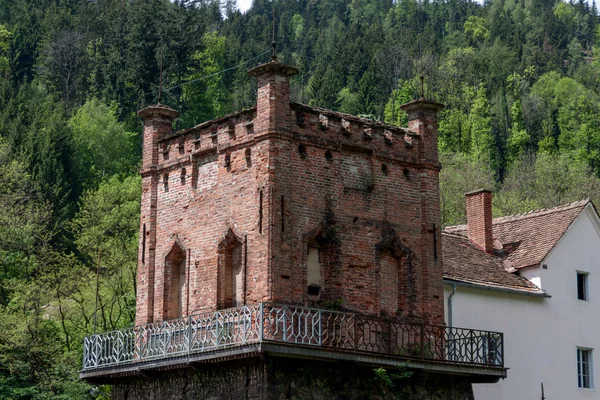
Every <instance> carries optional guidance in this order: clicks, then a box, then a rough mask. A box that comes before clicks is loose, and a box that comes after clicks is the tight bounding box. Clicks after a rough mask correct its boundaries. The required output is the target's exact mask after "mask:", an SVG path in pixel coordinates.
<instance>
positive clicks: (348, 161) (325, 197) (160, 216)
mask: <svg viewBox="0 0 600 400" xmlns="http://www.w3.org/2000/svg"><path fill="white" fill-rule="evenodd" d="M278 74H279V75H278ZM286 74H287V75H289V74H290V71H289V70H286V71H283V72H282V71H278V70H277V69H276V68H275V69H272V68H271V69H269V68H267V69H265V70H259V71H258V72H256V70H255V74H254V75H255V76H257V78H258V82H259V90H258V100H257V103H258V104H257V108H256V109H255V110H254V109H253V110H248V111H244V112H241V113H238V114H234V115H232V116H229V117H226V118H222V119H219V120H215V121H211V122H209V123H205V124H202V125H199V126H197V127H195V128H193V129H189V130H186V131H182V132H177V133H170V126H167V124H165V123H164V122H160V124H159V125H160V126H161V130H157V129H155V128H154V127H155V126H156V124H158V122H156V119H157V117H155V116H150V117H147V119H146V129H145V147H144V169H143V170H144V171H150V172H143V173H144V174H145V175H144V179H143V185H144V191H143V198H142V218H141V221H142V226H143V224H144V223H146V225H147V228H146V229H147V230H146V242H145V243H146V244H145V255H144V262H142V256H141V252H142V251H144V250H143V239H141V242H140V262H139V274H138V279H139V284H138V288H139V289H138V310H137V312H138V315H137V323H138V324H139V323H145V322H147V321H152V320H154V321H160V320H162V319H164V318H166V317H167V316H166V315H165V311H164V310H165V307H164V304H163V303H164V302H165V301H166V300H167V299H166V298H165V295H164V288H165V287H169V285H170V282H169V274H168V273H167V271H166V270H165V265H166V264H167V262H166V261H167V260H166V256H167V254H169V252H170V251H171V249H172V246H173V244H174V242H175V240H177V241H178V242H179V243H180V244H181V246H182V247H184V248H185V249H187V253H186V257H188V258H189V259H186V265H189V277H188V278H187V279H186V284H188V282H189V300H188V298H187V297H186V296H182V298H185V301H186V302H188V301H189V305H188V306H187V307H185V308H184V309H185V310H186V313H187V314H189V313H192V312H194V311H208V310H214V309H216V308H218V307H219V306H220V304H219V303H220V302H219V300H218V299H219V298H221V299H223V296H222V295H219V290H228V289H227V284H229V286H231V282H219V280H220V279H221V280H222V279H223V278H222V277H224V276H227V274H224V273H223V272H221V273H219V271H220V268H222V267H221V266H222V265H223V262H224V261H223V260H222V259H220V258H219V257H224V256H223V251H221V252H220V251H219V249H220V248H224V247H223V246H225V244H226V243H228V241H230V240H231V237H232V235H233V237H235V240H238V241H239V242H241V243H242V246H243V248H242V268H243V273H242V275H243V277H244V279H243V283H244V284H243V286H244V288H245V293H244V300H245V302H247V303H252V302H259V301H265V300H274V301H282V302H290V303H295V304H306V305H321V306H330V305H333V304H335V303H337V304H339V303H340V302H341V304H342V307H344V308H347V309H351V310H356V311H360V312H364V313H369V314H378V315H387V316H395V315H399V316H403V317H409V318H413V319H418V320H424V321H426V322H436V323H442V322H443V297H442V294H443V290H442V265H441V242H440V231H439V227H440V213H439V182H438V173H439V165H438V161H437V124H436V122H435V112H434V111H435V110H434V109H432V108H431V107H429V108H427V107H424V108H425V112H424V113H420V114H419V113H416V114H415V113H413V114H412V115H411V113H409V115H411V117H412V118H413V119H412V120H411V124H412V125H411V127H412V129H413V130H414V131H415V132H416V133H417V134H415V133H413V132H409V131H407V130H406V129H403V128H397V127H391V126H384V125H381V124H376V123H373V122H370V121H367V120H361V119H358V118H356V117H352V116H347V115H343V114H337V113H332V112H329V111H327V110H320V109H310V108H308V107H306V106H301V105H297V104H290V103H289V84H288V77H287V75H286ZM284 75H285V76H284ZM426 104H430V103H426ZM416 107H417V108H419V106H418V105H417V106H416ZM432 110H433V111H432ZM148 118H150V119H152V118H154V120H149V119H148ZM415 118H416V119H417V122H415ZM153 121H154V122H153ZM160 121H164V118H163V119H161V120H160ZM419 124H420V125H419ZM419 126H420V127H419ZM301 146H302V147H301ZM248 152H250V154H248ZM150 162H156V164H155V165H156V168H155V169H149V167H148V163H150ZM183 168H185V176H184V177H183V178H182V169H183ZM165 174H168V185H167V186H165V180H164V177H165ZM154 192H155V193H156V195H155V196H153V193H154ZM261 192H262V196H261ZM261 197H262V214H261V204H260V203H261V201H260V200H261ZM152 199H154V203H155V208H153V206H152V204H153V203H152ZM154 210H155V211H154ZM154 214H155V215H154ZM260 215H262V220H261V221H259V217H260ZM153 235H155V240H154V239H152V240H151V238H152V237H153ZM434 236H435V239H434ZM309 245H310V246H313V247H319V248H320V254H321V262H322V268H323V271H322V276H323V287H322V290H321V293H320V295H319V296H317V297H315V296H309V295H308V293H307V283H306V279H307V277H306V272H307V260H308V247H309ZM220 246H221V247H220ZM436 246H437V253H439V257H436ZM227 279H230V278H227ZM390 285H393V286H394V287H393V288H392V287H390ZM186 290H188V289H187V288H186ZM394 293H396V294H397V295H395V294H394ZM390 296H391V297H396V298H391V297H390Z"/></svg>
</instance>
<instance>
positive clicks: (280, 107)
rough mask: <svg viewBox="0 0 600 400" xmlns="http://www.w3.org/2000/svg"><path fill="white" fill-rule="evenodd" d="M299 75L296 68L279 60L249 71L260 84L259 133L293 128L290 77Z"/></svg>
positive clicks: (257, 100) (257, 116)
mask: <svg viewBox="0 0 600 400" xmlns="http://www.w3.org/2000/svg"><path fill="white" fill-rule="evenodd" d="M297 73H298V70H297V69H296V68H294V67H292V66H289V65H285V64H282V63H280V62H279V61H277V60H273V61H270V62H268V63H265V64H262V65H259V66H258V67H255V68H252V69H251V70H250V71H248V74H249V75H250V76H253V77H255V78H256V80H257V84H258V93H257V98H256V122H255V129H256V132H257V133H260V132H264V131H272V130H275V129H280V128H283V129H286V128H290V127H291V126H292V124H291V122H292V110H291V108H290V77H292V76H294V75H296V74H297Z"/></svg>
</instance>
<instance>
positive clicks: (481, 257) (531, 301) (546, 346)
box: [442, 190, 600, 400]
mask: <svg viewBox="0 0 600 400" xmlns="http://www.w3.org/2000/svg"><path fill="white" fill-rule="evenodd" d="M467 218H468V222H467V225H462V226H454V227H448V228H446V229H445V232H444V234H443V236H442V240H443V243H442V249H443V261H444V289H445V291H444V292H445V306H446V319H447V324H448V325H452V326H455V327H463V326H479V327H481V329H486V330H494V331H498V332H504V342H505V349H506V350H505V354H504V363H505V366H507V367H508V368H509V370H508V377H507V378H506V379H504V380H501V381H500V382H498V383H496V384H493V385H489V384H475V385H473V389H474V394H475V399H482V400H494V399H509V400H521V399H547V400H572V399H600V375H598V373H597V372H596V369H599V370H600V366H599V363H600V219H599V217H598V213H597V211H596V209H595V207H594V205H593V204H592V202H591V201H589V200H584V201H580V202H577V203H572V204H567V205H562V206H558V207H555V208H552V209H546V210H538V211H532V212H529V213H526V214H521V215H515V216H508V217H501V218H496V219H493V220H492V217H491V193H490V192H488V191H484V190H480V191H477V192H472V193H469V194H467ZM596 367H598V368H596Z"/></svg>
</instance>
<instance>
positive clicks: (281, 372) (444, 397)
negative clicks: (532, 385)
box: [111, 358, 473, 400]
mask: <svg viewBox="0 0 600 400" xmlns="http://www.w3.org/2000/svg"><path fill="white" fill-rule="evenodd" d="M408 371H409V370H407V369H404V370H402V371H397V370H395V369H388V371H387V372H388V375H391V374H396V375H398V376H400V373H404V374H406V372H408ZM408 375H409V374H406V376H405V377H404V378H402V379H395V378H394V379H393V380H392V382H391V383H392V384H391V385H390V384H388V383H385V382H383V381H382V380H381V379H377V377H376V374H375V372H374V371H373V369H371V368H367V367H360V366H354V365H352V364H342V363H322V362H318V361H314V360H313V361H305V360H295V359H269V358H267V359H266V360H264V361H262V362H261V361H259V360H257V359H254V360H252V359H251V360H245V361H235V362H226V363H220V364H219V365H205V366H200V365H199V366H197V367H196V368H195V370H193V369H191V368H190V369H180V370H177V371H161V372H160V373H159V374H157V376H156V377H155V378H153V379H151V380H149V379H147V378H134V379H127V380H123V381H120V382H117V383H116V384H115V386H114V387H113V392H112V396H111V399H114V400H159V399H160V400H162V399H173V400H178V399H188V400H192V399H194V400H196V399H197V400H209V399H210V400H217V399H229V400H284V399H289V400H292V399H294V400H365V399H367V400H383V399H412V400H429V399H434V398H435V399H437V400H472V399H473V393H472V389H471V384H470V383H469V381H468V380H467V379H466V378H461V377H458V376H451V375H433V374H426V373H420V372H414V374H413V375H412V376H408Z"/></svg>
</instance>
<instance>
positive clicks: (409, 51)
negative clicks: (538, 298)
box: [0, 0, 600, 399]
mask: <svg viewBox="0 0 600 400" xmlns="http://www.w3.org/2000/svg"><path fill="white" fill-rule="evenodd" d="M274 1H275V8H276V14H277V20H276V21H277V22H276V32H277V43H278V49H279V58H280V60H281V61H283V62H285V63H289V64H293V65H295V66H297V67H298V68H299V69H300V71H301V73H300V74H299V75H298V76H296V77H294V79H293V82H292V96H293V99H294V100H295V101H298V102H302V103H306V104H310V105H315V106H320V107H326V108H331V109H334V110H339V111H343V112H348V113H352V114H360V115H363V116H368V117H369V118H373V119H379V120H384V121H386V122H389V123H395V124H400V125H405V124H406V115H405V114H404V113H403V112H402V111H401V110H400V108H399V106H400V105H401V104H402V103H404V102H407V101H409V100H411V99H414V98H416V97H418V96H419V91H420V82H419V76H420V75H421V74H422V75H423V76H424V91H425V96H426V97H427V98H429V99H432V100H436V101H439V102H442V103H444V104H446V109H445V110H444V111H443V112H442V114H441V120H440V141H439V146H440V150H441V153H440V154H441V162H442V164H443V170H442V201H443V222H444V224H446V225H447V224H454V223H460V222H464V214H465V206H464V196H463V193H464V192H466V191H469V190H472V189H476V188H479V187H488V188H493V189H494V191H495V194H494V195H495V198H494V212H495V213H496V214H497V215H504V214H511V213H517V212H523V211H528V210H531V209H535V208H542V207H551V206H554V205H557V204H559V203H565V202H570V201H575V200H579V199H582V198H586V197H591V198H592V199H593V200H594V201H595V202H596V204H597V205H599V204H600V178H599V177H600V102H599V99H600V79H599V75H600V61H599V60H598V59H597V52H598V50H597V47H596V46H600V28H599V22H600V20H599V17H598V10H597V9H596V6H595V4H593V5H590V4H589V3H588V2H586V1H584V0H579V1H576V2H570V3H566V2H563V1H561V0H492V1H485V3H484V4H479V3H477V2H473V1H468V0H445V1H442V0H440V1H438V0H435V1H427V0H422V1H415V0H397V1H392V0H318V1H317V0H274ZM271 9H272V2H271V1H265V0H254V3H253V6H252V8H251V9H250V10H249V11H248V12H247V13H245V14H242V13H240V12H239V11H237V10H236V4H235V0H221V1H219V0H187V1H184V0H177V1H168V0H0V399H4V398H7V399H9V398H10V399H46V398H63V399H75V398H106V396H107V394H106V393H107V392H106V390H105V388H92V387H90V386H88V385H87V384H85V383H82V382H79V381H78V379H77V370H78V369H79V368H80V362H81V361H80V360H81V353H82V340H83V337H84V336H85V335H89V334H91V333H92V332H93V331H94V329H96V330H97V331H106V330H112V329H118V328H122V327H125V326H130V325H131V324H132V321H133V318H134V314H135V268H136V257H137V235H138V224H139V201H140V196H141V187H140V179H139V178H138V175H137V174H138V169H139V165H140V153H141V121H140V120H139V119H138V118H137V116H136V114H135V113H136V111H137V110H139V109H141V108H143V107H144V106H146V105H149V104H152V103H155V102H156V101H157V100H158V92H159V82H160V76H161V65H162V75H163V82H164V83H163V88H162V94H161V97H162V98H161V102H162V103H164V104H168V105H169V106H171V107H173V108H175V109H177V110H180V111H181V113H182V115H181V118H180V120H179V121H178V122H177V125H178V126H177V128H178V129H179V128H185V127H189V126H193V125H195V124H198V123H201V122H203V121H206V120H209V119H212V118H215V117H218V116H221V115H225V114H227V113H230V112H232V111H235V110H238V109H241V108H247V107H250V106H252V105H253V104H254V101H255V90H256V86H255V83H254V82H253V81H252V79H251V78H249V77H248V76H247V74H246V71H247V70H248V69H249V68H250V67H251V66H254V65H257V64H259V63H262V62H264V61H267V60H268V59H269V56H270V43H271V32H272V12H271ZM97 271H99V272H100V274H99V275H100V280H99V283H98V288H99V294H100V295H99V296H98V299H96V295H95V293H96V284H97V283H96V272H97ZM96 309H97V310H98V312H97V313H94V310H96Z"/></svg>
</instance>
